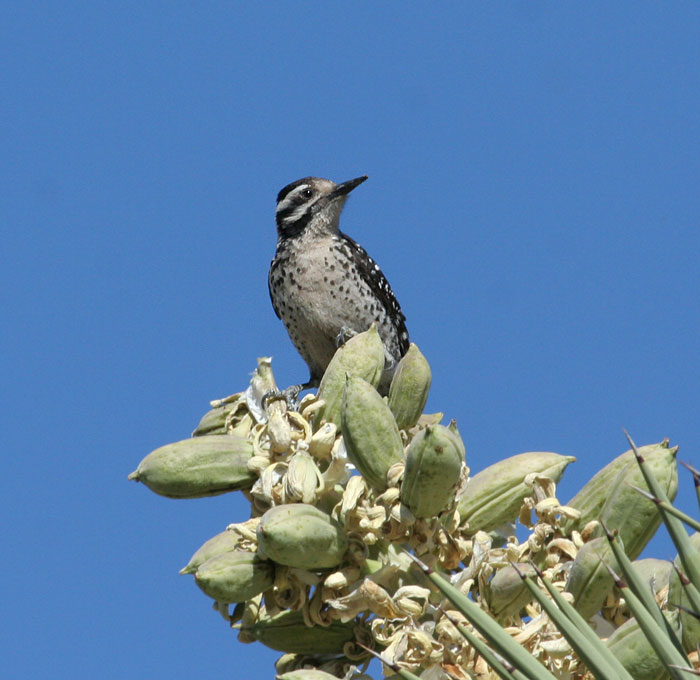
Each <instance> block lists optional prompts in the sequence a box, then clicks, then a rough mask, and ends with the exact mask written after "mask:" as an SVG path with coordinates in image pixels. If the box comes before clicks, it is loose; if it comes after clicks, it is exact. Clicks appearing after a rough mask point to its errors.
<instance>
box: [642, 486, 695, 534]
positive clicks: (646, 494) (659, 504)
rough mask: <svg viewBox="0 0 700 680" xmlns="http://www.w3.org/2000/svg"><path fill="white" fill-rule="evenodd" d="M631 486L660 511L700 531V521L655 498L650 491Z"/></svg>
mask: <svg viewBox="0 0 700 680" xmlns="http://www.w3.org/2000/svg"><path fill="white" fill-rule="evenodd" d="M630 486H631V487H632V488H633V489H634V490H635V491H636V492H637V493H638V494H640V495H641V496H644V497H645V498H648V499H649V500H650V501H651V502H652V503H656V505H657V507H658V508H659V511H661V510H663V511H665V512H670V513H671V514H672V515H674V516H675V517H678V519H679V520H681V522H684V523H685V524H687V525H688V526H689V527H691V528H692V529H695V531H700V522H698V520H696V519H695V518H693V517H691V516H690V515H686V513H684V512H683V511H682V510H679V509H678V508H677V507H675V506H674V505H673V504H672V503H667V502H666V501H662V500H661V499H660V498H657V497H656V496H654V494H653V493H649V492H648V491H645V490H644V489H640V488H639V487H638V486H635V485H634V484H630Z"/></svg>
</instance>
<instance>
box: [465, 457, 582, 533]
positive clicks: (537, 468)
mask: <svg viewBox="0 0 700 680" xmlns="http://www.w3.org/2000/svg"><path fill="white" fill-rule="evenodd" d="M575 460H576V459H575V458H574V457H573V456H560V455H559V454H558V453H546V452H530V453H519V454H518V455H517V456H511V457H510V458H505V459H504V460H501V461H498V462H497V463H494V464H493V465H489V467H487V468H485V469H483V470H482V471H481V472H479V473H478V474H476V475H474V476H473V477H472V478H471V479H470V480H469V481H468V482H467V486H466V488H465V490H464V493H462V495H461V496H460V498H459V500H458V505H457V509H458V511H459V517H460V522H461V523H462V524H467V523H468V525H469V527H468V529H469V533H470V534H475V533H476V532H477V531H491V530H493V529H497V528H499V527H501V526H503V525H504V524H506V523H507V522H513V521H515V518H516V517H517V516H518V511H519V510H520V506H521V505H522V503H523V500H524V499H525V498H527V497H528V496H530V495H531V494H532V487H530V486H528V485H527V484H525V482H524V479H525V477H526V476H527V475H528V474H530V473H533V472H534V473H537V474H538V475H541V476H543V477H549V478H550V479H552V480H553V481H554V482H558V481H559V480H560V479H561V476H562V474H563V473H564V470H565V469H566V466H567V465H568V464H569V463H571V462H572V461H575Z"/></svg>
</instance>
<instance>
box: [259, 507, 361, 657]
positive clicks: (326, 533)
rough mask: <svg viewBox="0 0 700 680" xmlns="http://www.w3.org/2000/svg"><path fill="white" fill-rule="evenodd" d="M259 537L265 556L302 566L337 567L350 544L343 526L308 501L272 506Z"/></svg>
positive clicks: (281, 562)
mask: <svg viewBox="0 0 700 680" xmlns="http://www.w3.org/2000/svg"><path fill="white" fill-rule="evenodd" d="M257 536H258V552H259V553H260V555H261V556H262V557H266V558H267V559H270V560H273V561H275V562H277V563H278V564H284V565H286V566H288V567H297V568H299V569H325V568H328V567H335V566H337V565H338V564H340V562H341V561H342V559H343V555H344V554H345V551H346V550H347V547H348V545H347V539H346V538H345V533H344V531H343V527H342V526H341V525H340V524H339V523H338V522H336V521H335V520H334V519H332V518H331V517H330V516H329V515H327V514H326V513H325V512H322V511H321V510H318V509H317V508H315V507H314V506H313V505H306V504H305V503H292V504H289V505H277V506H275V507H274V508H270V509H269V510H268V511H267V512H266V513H265V514H264V515H263V516H262V517H261V518H260V524H259V525H258V531H257ZM290 651H291V650H290Z"/></svg>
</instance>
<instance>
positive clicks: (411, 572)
mask: <svg viewBox="0 0 700 680" xmlns="http://www.w3.org/2000/svg"><path fill="white" fill-rule="evenodd" d="M383 362H384V355H383V347H382V344H381V341H380V340H379V336H378V334H377V331H376V328H374V327H373V328H370V329H369V330H368V331H366V332H365V333H360V334H358V335H356V336H354V337H353V338H351V339H350V340H349V341H348V342H347V343H346V344H345V345H343V346H342V347H341V348H339V350H338V352H337V353H336V355H335V357H334V359H333V361H332V362H331V364H330V365H329V367H328V369H327V371H326V374H325V375H324V377H323V380H322V382H321V385H320V387H319V390H318V393H317V394H310V395H307V396H306V397H304V399H302V400H301V402H300V403H299V404H298V405H297V406H296V407H295V408H294V409H292V408H290V406H289V404H288V403H287V402H286V401H285V399H283V398H277V396H276V395H277V394H278V393H277V391H276V390H277V387H276V384H275V381H274V376H273V374H272V369H271V364H270V360H269V359H267V358H263V359H260V360H258V366H257V370H256V371H255V373H254V375H253V378H252V380H251V382H250V385H249V386H248V387H247V389H246V390H245V391H243V392H239V393H237V394H234V395H232V396H230V397H226V398H225V399H220V400H216V401H215V402H212V408H211V410H210V411H209V412H207V413H206V414H205V415H204V416H203V417H202V419H201V421H200V423H199V425H198V426H197V428H196V429H195V431H194V432H193V434H192V437H191V438H189V439H186V440H183V441H180V442H176V443H174V444H169V445H166V446H163V447H161V448H159V449H157V450H156V451H154V452H153V453H151V454H150V455H148V456H147V457H146V458H145V459H144V460H143V461H142V462H141V463H140V465H139V466H138V468H137V470H136V471H135V472H133V473H132V474H131V475H130V476H129V478H130V479H133V480H136V481H139V482H142V483H144V484H145V485H146V486H148V487H149V488H150V489H151V490H153V491H154V492H156V493H158V494H161V495H164V496H168V497H174V498H195V497H203V496H209V495H216V494H220V493H227V492H238V493H242V494H244V496H245V498H246V499H247V500H248V501H249V504H250V513H249V516H248V517H231V518H223V519H222V526H221V529H222V530H221V531H220V533H218V534H217V535H216V536H214V537H212V538H210V539H209V540H207V541H206V542H204V544H203V545H202V546H201V547H200V548H199V549H198V550H197V551H196V552H195V553H194V554H193V555H192V557H191V558H190V560H189V562H188V564H187V565H186V566H185V567H184V568H183V569H182V570H181V571H182V573H183V574H193V575H194V579H195V582H196V584H197V585H198V586H199V587H200V588H201V589H202V591H203V592H204V593H205V594H206V595H207V596H209V597H210V598H212V600H213V601H214V608H215V609H216V611H217V612H219V613H220V614H222V615H223V616H224V617H225V618H226V620H227V621H228V622H229V623H230V625H231V626H232V627H233V628H235V629H236V630H237V631H238V639H239V640H240V641H241V642H245V643H249V642H260V643H262V644H265V645H267V646H268V647H271V648H272V649H276V650H279V651H280V652H282V653H283V656H282V657H281V658H280V659H279V661H278V662H277V664H276V671H277V673H278V674H279V677H280V678H284V680H322V679H327V678H331V677H336V678H346V679H349V678H353V677H354V678H361V677H365V678H366V677H369V676H367V675H363V674H364V673H365V672H366V670H367V667H368V664H369V662H370V660H371V659H372V658H373V655H378V656H379V657H380V658H381V659H382V662H383V663H384V664H385V670H386V672H388V673H390V672H395V673H397V675H398V677H407V678H415V677H421V678H426V679H431V680H436V679H437V680H439V679H441V678H484V679H485V680H489V679H491V678H499V677H500V678H504V677H508V678H516V679H523V678H529V679H530V680H534V679H539V678H549V679H551V678H562V679H564V678H566V679H570V680H578V679H580V680H588V679H590V678H601V679H604V680H608V679H612V678H615V679H623V680H629V678H634V679H635V680H647V679H648V680H656V679H657V678H663V677H673V678H680V677H688V673H689V672H692V669H697V668H698V666H699V664H698V655H697V652H695V651H694V650H695V648H696V646H697V644H698V639H699V638H700V622H698V620H697V618H694V614H693V613H694V612H696V611H700V607H698V604H700V588H699V587H698V586H699V585H700V559H699V558H698V553H697V547H698V546H697V544H696V545H695V546H694V545H693V542H692V541H691V539H690V538H689V537H688V534H687V532H686V530H685V529H684V527H683V525H682V520H683V519H685V518H687V515H683V514H682V513H679V512H678V511H676V510H675V508H673V505H672V501H673V499H674V497H675V494H676V491H677V488H678V473H677V464H676V453H677V447H675V448H672V447H670V446H669V444H668V442H667V441H664V442H661V443H659V444H653V445H649V446H644V447H640V448H637V447H636V446H635V445H634V444H633V443H632V442H631V440H630V445H631V449H630V450H629V451H627V452H625V453H623V454H622V455H620V456H619V457H618V458H616V459H615V460H613V461H612V462H611V463H610V464H608V465H607V466H605V467H604V468H603V469H602V470H600V471H599V472H598V473H596V474H595V475H594V476H593V477H592V478H591V480H590V481H589V482H588V483H587V484H586V485H584V487H583V488H582V489H581V490H580V491H579V493H577V494H576V495H575V496H574V498H572V499H571V500H570V501H569V502H568V503H566V504H564V503H561V502H560V501H559V499H558V498H557V493H556V491H557V489H556V485H557V483H558V482H559V480H560V478H561V476H562V474H563V473H564V471H565V469H566V468H567V466H568V465H569V464H570V463H572V462H574V460H575V459H574V458H573V457H571V456H564V455H560V454H556V453H551V452H529V453H521V454H517V455H514V456H510V457H509V458H506V459H504V460H502V461H499V462H497V463H494V464H493V465H491V466H489V467H488V468H486V469H484V470H480V471H478V472H476V474H473V475H470V470H469V467H468V466H467V454H466V451H465V446H464V443H463V440H462V436H461V434H460V432H459V431H458V429H457V425H456V423H455V422H454V421H450V422H449V423H448V424H443V423H442V421H443V414H442V413H436V414H425V413H423V409H424V407H425V403H426V399H427V395H428V390H429V388H430V381H431V375H430V367H429V365H428V362H427V361H426V360H425V357H424V356H423V355H422V354H421V353H420V351H419V350H418V348H417V347H416V346H415V345H412V346H411V348H410V350H409V352H408V353H407V354H406V356H405V357H404V358H403V359H402V361H401V363H400V364H399V366H398V368H397V371H396V372H395V375H394V379H393V382H392V385H391V388H390V390H389V395H388V397H386V398H382V397H381V396H380V395H379V393H378V392H377V390H376V386H377V384H378V381H379V378H380V377H381V372H382V371H381V366H382V365H383ZM231 521H233V523H230V522H231ZM662 521H663V522H664V523H665V524H666V526H667V528H668V530H669V532H670V533H671V535H672V538H673V540H674V542H675V543H676V545H677V546H678V549H679V558H678V559H677V562H678V564H677V569H678V571H674V570H672V569H670V568H669V566H668V565H667V564H664V563H663V562H662V561H658V560H638V559H637V558H638V557H639V554H640V553H641V551H642V550H643V548H644V546H645V545H646V544H647V543H648V541H649V540H650V539H651V537H652V536H653V534H654V533H655V531H656V530H657V528H658V527H659V526H660V524H661V522H662ZM689 521H692V520H689ZM516 524H519V525H520V527H521V531H519V532H518V534H516V531H515V527H516ZM523 529H524V530H525V531H526V535H525V536H524V537H523V538H522V539H519V538H518V535H520V536H522V535H523ZM628 584H629V585H628ZM669 584H670V585H669ZM669 593H673V597H671V595H670V594H669Z"/></svg>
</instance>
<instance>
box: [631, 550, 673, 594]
mask: <svg viewBox="0 0 700 680" xmlns="http://www.w3.org/2000/svg"><path fill="white" fill-rule="evenodd" d="M632 566H633V567H634V570H635V571H636V572H637V573H638V574H639V575H640V576H641V577H642V580H643V581H644V583H646V584H647V585H648V586H649V587H650V588H651V589H652V592H654V593H658V592H659V591H660V590H661V589H662V588H663V587H664V586H665V585H666V584H667V583H668V579H669V576H670V574H671V571H673V569H672V567H671V563H670V562H669V561H668V560H659V559H657V558H655V557H647V558H645V559H643V560H635V561H634V562H632Z"/></svg>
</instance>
